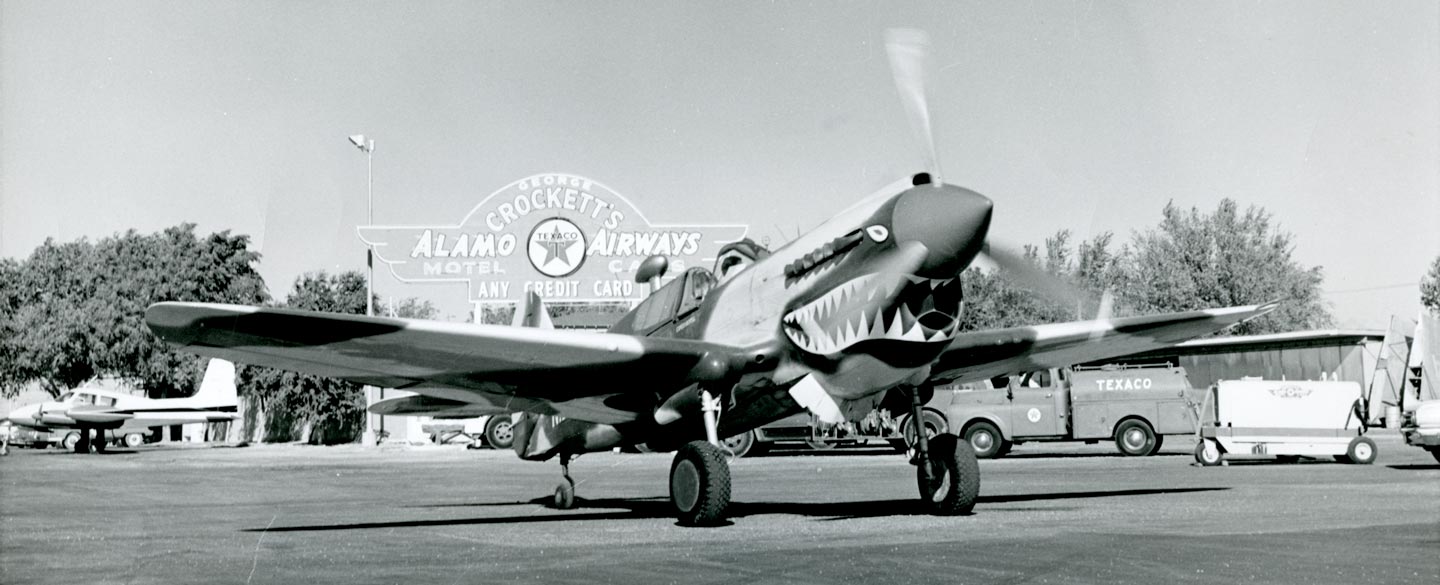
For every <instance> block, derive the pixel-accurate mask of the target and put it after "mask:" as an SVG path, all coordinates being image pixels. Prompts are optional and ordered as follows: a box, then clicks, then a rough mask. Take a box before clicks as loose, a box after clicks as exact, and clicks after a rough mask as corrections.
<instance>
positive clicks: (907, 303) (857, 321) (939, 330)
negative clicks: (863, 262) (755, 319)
mask: <svg viewBox="0 0 1440 585" xmlns="http://www.w3.org/2000/svg"><path fill="white" fill-rule="evenodd" d="M961 298H962V293H961V286H960V279H959V278H958V277H951V278H924V277H921V276H914V275H909V274H866V275H864V276H860V277H857V278H855V279H853V280H851V281H849V282H846V283H845V284H842V285H840V286H837V287H835V288H834V289H831V290H830V291H829V292H827V293H825V295H824V296H821V297H820V298H818V299H815V300H813V301H810V302H809V303H806V304H805V305H802V306H800V307H799V308H797V309H795V310H793V311H790V312H789V313H786V315H785V318H784V320H783V321H782V323H783V328H784V330H785V334H786V336H787V337H789V338H790V341H792V342H794V343H795V345H797V346H799V347H800V349H803V350H805V351H807V352H809V353H813V354H819V355H832V354H835V353H838V352H840V351H842V350H845V349H847V348H849V347H851V346H854V345H855V344H857V343H860V342H863V341H871V340H889V341H909V342H918V343H933V342H942V341H949V340H950V339H953V338H954V337H955V333H956V330H957V329H958V328H959V325H960V319H959V317H960V301H961Z"/></svg>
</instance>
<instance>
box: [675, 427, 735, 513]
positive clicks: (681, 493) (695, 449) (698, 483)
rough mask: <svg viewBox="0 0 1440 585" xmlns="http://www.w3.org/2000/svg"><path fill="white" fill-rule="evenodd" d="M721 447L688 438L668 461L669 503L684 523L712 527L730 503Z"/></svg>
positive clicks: (728, 467)
mask: <svg viewBox="0 0 1440 585" xmlns="http://www.w3.org/2000/svg"><path fill="white" fill-rule="evenodd" d="M725 455H726V453H725V450H724V449H721V448H720V447H716V446H714V445H711V444H710V443H707V442H705V441H691V442H689V443H686V444H685V445H684V446H682V447H680V449H679V450H678V451H676V452H675V460H674V462H673V463H671V464H670V503H671V505H673V506H675V513H676V517H677V518H678V519H679V520H680V524H682V525H685V526H715V525H718V524H720V523H721V522H723V521H724V520H725V510H726V508H728V507H729V506H730V464H729V463H727V462H726V461H725Z"/></svg>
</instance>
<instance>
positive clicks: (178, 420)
mask: <svg viewBox="0 0 1440 585" xmlns="http://www.w3.org/2000/svg"><path fill="white" fill-rule="evenodd" d="M235 406H236V402H235V364H232V363H230V362H227V361H225V360H219V359H212V360H210V363H209V364H208V365H206V366H205V377H204V379H202V380H201V382H200V389H199V390H197V391H196V392H195V394H194V395H193V396H188V397H185V398H145V397H144V396H131V395H129V394H125V393H123V392H115V391H112V390H105V389H103V388H76V389H75V390H71V391H69V392H66V393H65V394H64V395H62V396H60V398H59V399H58V400H55V401H53V402H43V403H40V404H32V405H29V406H23V407H20V408H17V409H15V410H13V411H11V412H10V416H9V417H8V418H9V420H10V422H12V423H15V424H17V425H20V426H24V427H30V428H33V429H37V430H41V431H53V430H56V429H76V430H77V431H78V433H76V435H77V439H78V440H77V441H75V442H74V443H73V445H71V443H70V441H69V440H68V439H67V440H66V445H67V446H73V447H74V449H75V452H76V453H87V452H89V451H92V450H94V451H104V450H105V445H106V443H107V442H108V441H107V440H106V439H107V437H106V435H107V434H109V435H112V436H117V437H123V438H124V440H125V444H126V445H127V446H130V447H138V446H140V444H141V443H142V442H143V441H144V437H143V435H144V434H145V433H147V432H149V429H151V428H153V427H159V426H167V425H184V424H191V423H206V422H222V421H229V420H235V419H236V418H237V417H238V415H237V414H236V408H235Z"/></svg>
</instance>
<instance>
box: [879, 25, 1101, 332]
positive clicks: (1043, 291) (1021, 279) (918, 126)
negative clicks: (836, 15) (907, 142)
mask: <svg viewBox="0 0 1440 585" xmlns="http://www.w3.org/2000/svg"><path fill="white" fill-rule="evenodd" d="M929 45H930V37H929V35H927V34H925V31H922V30H917V29H890V30H887V31H885V52H886V54H887V55H888V56H889V58H890V72H891V73H892V74H893V75H894V77H895V89H896V90H897V91H898V92H899V94H900V102H901V104H902V105H903V106H904V107H905V114H906V116H907V117H908V118H909V120H910V128H911V130H913V131H914V132H915V138H916V139H917V140H919V143H920V149H921V154H922V156H923V157H924V164H925V169H926V171H927V172H928V173H929V181H928V182H930V183H931V184H933V185H936V186H940V185H942V184H943V183H944V182H943V181H942V180H941V178H940V157H939V156H938V155H937V154H936V149H935V136H934V131H933V129H932V125H931V118H930V108H929V105H928V101H927V99H926V94H925V61H926V58H927V56H928V53H929ZM924 182H925V181H924V180H923V179H922V178H921V177H919V176H917V178H916V184H917V185H919V184H923V183H924ZM932 219H933V218H932ZM945 227H947V228H948V227H952V226H945ZM953 227H956V228H959V227H960V226H953ZM980 254H981V255H984V256H986V257H988V258H989V259H990V260H991V261H992V262H994V263H995V265H996V266H999V267H1000V268H1001V269H1002V270H1004V271H1005V272H1006V273H1007V274H1009V275H1010V276H1011V278H1013V279H1014V280H1015V281H1016V282H1018V283H1019V284H1020V285H1021V286H1024V287H1026V288H1029V289H1030V290H1033V291H1034V292H1036V293H1037V294H1040V295H1042V296H1044V297H1046V298H1048V299H1050V300H1052V301H1055V302H1059V303H1062V304H1067V305H1069V304H1074V303H1075V302H1076V301H1079V300H1089V299H1091V298H1093V296H1092V295H1091V294H1089V293H1088V292H1086V291H1084V290H1082V289H1080V288H1079V287H1077V286H1075V285H1073V284H1071V283H1069V282H1066V281H1065V280H1063V279H1060V278H1058V277H1056V276H1055V275H1053V274H1050V273H1048V272H1046V271H1044V270H1042V269H1041V268H1040V267H1038V266H1036V265H1035V264H1034V263H1033V262H1031V261H1030V260H1029V259H1027V258H1025V256H1024V255H1023V254H1020V253H1017V252H1015V248H1013V247H1010V246H1002V245H996V244H995V243H994V242H988V241H987V242H985V246H984V249H983V250H982V251H981V252H980ZM964 268H965V267H964V266H961V267H960V269H962V270H963V269H964ZM1109 300H1110V296H1109V293H1108V292H1107V293H1106V297H1105V299H1102V301H1101V305H1100V314H1098V315H1096V320H1102V319H1108V318H1109V317H1110V308H1111V303H1110V302H1108V301H1109Z"/></svg>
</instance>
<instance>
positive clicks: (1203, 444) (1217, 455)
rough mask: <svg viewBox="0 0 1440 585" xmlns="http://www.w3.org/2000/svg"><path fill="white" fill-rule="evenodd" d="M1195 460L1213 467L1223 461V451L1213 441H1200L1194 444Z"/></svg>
mask: <svg viewBox="0 0 1440 585" xmlns="http://www.w3.org/2000/svg"><path fill="white" fill-rule="evenodd" d="M1195 461H1196V462H1198V463H1200V464H1201V465H1204V466H1205V467H1214V466H1216V465H1219V464H1220V463H1221V462H1223V461H1225V452H1224V451H1221V450H1220V445H1219V444H1218V443H1216V442H1215V441H1200V443H1199V444H1198V445H1195Z"/></svg>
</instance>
